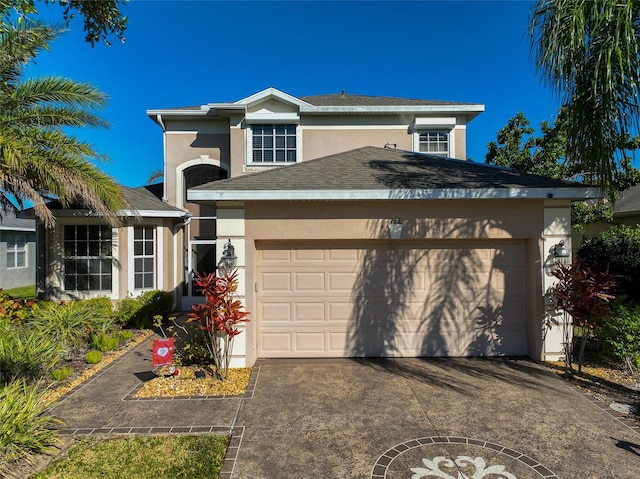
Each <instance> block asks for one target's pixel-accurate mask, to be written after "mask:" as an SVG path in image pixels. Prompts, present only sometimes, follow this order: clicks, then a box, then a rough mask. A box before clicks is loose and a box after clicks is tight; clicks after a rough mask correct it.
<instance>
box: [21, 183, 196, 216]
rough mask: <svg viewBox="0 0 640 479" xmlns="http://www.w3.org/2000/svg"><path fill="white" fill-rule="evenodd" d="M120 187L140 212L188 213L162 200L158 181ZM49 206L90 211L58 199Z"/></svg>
mask: <svg viewBox="0 0 640 479" xmlns="http://www.w3.org/2000/svg"><path fill="white" fill-rule="evenodd" d="M120 187H121V188H122V190H123V191H124V194H125V197H126V198H127V201H128V202H129V205H130V206H131V208H133V209H135V210H136V211H138V212H140V211H142V212H144V211H153V212H155V213H156V214H155V215H154V216H163V214H162V213H166V216H167V217H169V216H171V217H175V216H176V215H177V214H179V213H186V212H185V211H184V210H181V209H180V208H176V207H174V206H171V205H169V204H167V203H165V202H164V201H162V199H161V198H162V189H163V185H162V183H158V184H155V185H147V186H138V187H136V188H129V187H128V186H120ZM47 207H48V208H49V209H50V210H51V211H54V212H55V211H61V210H67V211H78V212H80V211H88V210H87V209H86V208H82V207H80V206H72V207H69V208H63V206H62V204H61V203H60V202H59V201H57V200H55V201H51V202H49V203H47ZM158 213H159V214H158ZM24 214H25V215H26V216H27V217H32V216H33V215H34V212H33V208H29V209H28V210H25V211H24ZM124 214H125V216H126V215H128V214H131V211H130V210H128V211H127V212H125V213H124Z"/></svg>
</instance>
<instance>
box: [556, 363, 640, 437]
mask: <svg viewBox="0 0 640 479" xmlns="http://www.w3.org/2000/svg"><path fill="white" fill-rule="evenodd" d="M545 365H546V366H547V367H549V368H551V369H552V370H554V371H555V372H556V373H558V374H560V375H562V376H563V377H564V378H565V379H566V380H567V381H570V382H571V383H572V384H573V385H575V386H576V387H577V388H578V389H580V390H581V391H582V392H585V393H587V394H589V395H591V396H594V397H595V398H596V399H598V400H600V401H603V402H605V403H607V404H611V403H619V404H626V405H629V406H631V407H633V408H634V411H633V412H632V413H631V414H629V415H628V416H629V418H631V419H633V420H634V421H635V422H636V423H637V424H638V425H639V426H640V370H638V369H637V368H634V369H633V370H630V369H629V368H625V367H622V366H620V365H618V364H615V363H613V362H611V361H606V360H598V361H596V360H589V361H585V364H584V365H583V366H582V372H580V373H578V372H577V365H576V364H574V365H573V367H574V372H573V375H572V376H568V375H567V374H566V368H565V365H564V363H563V362H546V363H545Z"/></svg>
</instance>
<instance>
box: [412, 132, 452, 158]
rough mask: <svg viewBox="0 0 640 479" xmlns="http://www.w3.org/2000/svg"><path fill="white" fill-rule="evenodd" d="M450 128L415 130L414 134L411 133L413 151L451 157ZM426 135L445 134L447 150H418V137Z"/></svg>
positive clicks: (419, 143)
mask: <svg viewBox="0 0 640 479" xmlns="http://www.w3.org/2000/svg"><path fill="white" fill-rule="evenodd" d="M451 133H452V130H442V129H437V130H436V129H429V130H416V131H415V133H414V135H413V151H415V152H418V153H425V154H428V155H436V156H442V157H447V158H453V157H454V154H453V148H452V146H453V135H452V134H451ZM425 134H426V135H428V134H438V135H446V137H447V151H446V152H437V151H421V150H420V145H421V143H422V142H421V141H420V137H421V136H422V135H425Z"/></svg>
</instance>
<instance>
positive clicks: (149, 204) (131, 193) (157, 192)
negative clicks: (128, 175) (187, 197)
mask: <svg viewBox="0 0 640 479" xmlns="http://www.w3.org/2000/svg"><path fill="white" fill-rule="evenodd" d="M162 186H163V185H162V183H157V184H155V185H147V186H138V187H136V188H129V187H127V186H123V187H122V189H123V190H124V193H125V195H126V196H127V200H129V204H130V205H131V206H132V207H133V208H135V209H136V210H138V211H166V212H179V211H182V210H181V209H179V208H176V207H174V206H171V205H169V204H167V203H165V202H164V201H162V199H161V198H162Z"/></svg>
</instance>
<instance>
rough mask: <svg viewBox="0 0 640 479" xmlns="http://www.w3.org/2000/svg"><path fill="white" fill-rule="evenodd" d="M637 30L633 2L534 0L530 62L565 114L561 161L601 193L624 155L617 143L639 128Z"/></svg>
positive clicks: (639, 16)
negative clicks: (564, 159)
mask: <svg viewBox="0 0 640 479" xmlns="http://www.w3.org/2000/svg"><path fill="white" fill-rule="evenodd" d="M639 22H640V2H638V1H635V0H581V1H576V0H538V1H537V3H536V4H535V6H534V8H533V10H532V14H531V19H530V29H529V31H530V40H531V54H532V58H533V59H534V62H535V65H536V68H537V69H538V71H539V73H540V76H541V77H542V79H543V81H544V82H546V83H547V84H548V85H550V86H551V87H552V88H553V90H554V91H555V92H556V93H557V94H559V95H560V96H561V98H562V101H563V103H564V105H565V106H566V109H567V112H566V115H567V122H566V132H567V148H566V156H567V158H568V159H569V161H570V163H575V164H580V165H581V167H580V170H581V171H582V172H583V174H584V175H585V176H584V180H585V181H586V182H587V183H591V184H597V185H599V186H602V187H605V188H612V187H614V181H615V173H616V171H617V169H618V165H619V160H620V157H621V156H623V155H624V152H623V151H621V150H620V148H619V146H620V138H630V137H632V136H633V133H634V132H635V131H637V130H638V126H639V118H640V90H639V85H640V41H639V33H640V30H639V25H640V23H639ZM613 189H614V188H613Z"/></svg>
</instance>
